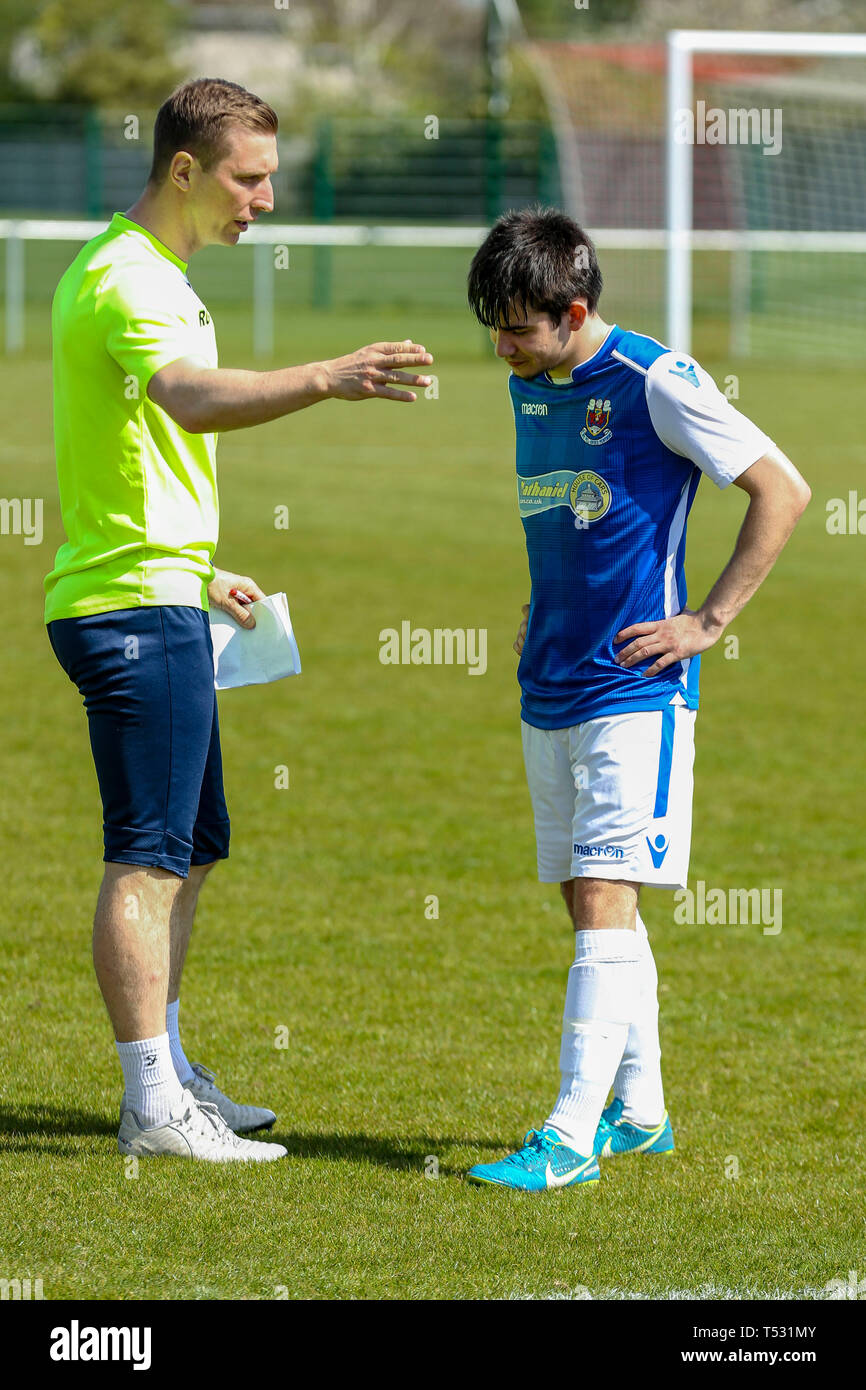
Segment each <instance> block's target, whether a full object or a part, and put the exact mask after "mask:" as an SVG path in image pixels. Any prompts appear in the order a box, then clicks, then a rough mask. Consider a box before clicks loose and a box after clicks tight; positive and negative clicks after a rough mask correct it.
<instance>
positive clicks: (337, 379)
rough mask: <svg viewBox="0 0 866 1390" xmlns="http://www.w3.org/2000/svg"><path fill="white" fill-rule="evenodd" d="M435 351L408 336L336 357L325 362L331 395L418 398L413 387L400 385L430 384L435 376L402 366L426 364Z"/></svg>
mask: <svg viewBox="0 0 866 1390" xmlns="http://www.w3.org/2000/svg"><path fill="white" fill-rule="evenodd" d="M432 361H433V354H432V353H431V352H428V351H427V349H426V348H425V347H421V346H420V344H418V343H413V342H412V339H411V338H407V339H406V340H405V342H402V343H371V344H369V345H368V346H367V347H362V348H358V350H357V352H350V353H349V354H348V356H346V357H335V358H333V359H332V360H331V361H330V362H324V363H323V364H322V365H323V367H324V370H325V377H326V383H327V385H326V391H327V395H328V396H331V397H332V398H333V399H335V400H339V401H365V400H370V399H372V397H374V396H381V397H383V398H384V399H385V400H390V401H414V400H415V399H416V397H415V393H414V392H413V391H401V390H399V389H397V388H398V387H399V386H401V385H403V386H429V385H430V384H431V381H432V378H431V377H429V376H419V375H417V374H416V373H414V372H404V371H400V370H399V369H400V368H401V367H426V366H427V365H429V363H431V362H432Z"/></svg>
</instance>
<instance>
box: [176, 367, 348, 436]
mask: <svg viewBox="0 0 866 1390" xmlns="http://www.w3.org/2000/svg"><path fill="white" fill-rule="evenodd" d="M188 392H189V398H188V400H187V401H186V402H183V403H182V405H181V410H182V412H183V414H184V416H185V418H186V419H187V421H188V422H189V423H188V425H187V429H188V432H189V433H190V434H212V433H218V434H223V433H225V431H226V430H238V429H244V428H245V427H246V426H248V425H264V424H266V423H267V422H268V421H269V420H277V419H279V417H280V416H281V415H290V414H291V413H292V412H293V411H295V410H303V409H304V407H305V406H308V405H315V404H316V402H317V401H324V400H327V398H328V394H329V393H328V389H327V377H326V373H325V370H324V366H323V364H322V363H321V362H309V363H307V364H306V366H303V367H280V368H278V369H277V370H276V371H273V372H248V371H243V370H237V369H235V368H231V367H228V368H226V367H209V368H207V370H204V371H201V372H197V373H196V374H195V378H194V383H193V384H191V385H190V386H189V388H188Z"/></svg>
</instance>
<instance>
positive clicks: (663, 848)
mask: <svg viewBox="0 0 866 1390" xmlns="http://www.w3.org/2000/svg"><path fill="white" fill-rule="evenodd" d="M646 842H647V849H648V850H649V852H650V858H651V859H652V861H653V868H654V869H660V868H661V866H662V863H663V861H664V857H665V855H666V854H667V852H668V850H669V849H670V844H671V842H670V840H668V839H666V838H665V836H664V835H656V837H655V839H654V840H651V839H650V837H649V836H648V835H647V841H646Z"/></svg>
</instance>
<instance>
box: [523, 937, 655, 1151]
mask: <svg viewBox="0 0 866 1390" xmlns="http://www.w3.org/2000/svg"><path fill="white" fill-rule="evenodd" d="M639 967H640V945H639V942H638V937H637V932H633V931H628V930H625V929H623V928H620V927H616V928H607V927H604V928H601V929H596V930H593V931H579V932H576V933H575V956H574V964H573V965H572V967H571V969H570V970H569V972H568V985H567V988H566V992H565V1010H564V1013H563V1019H562V1048H561V1051H560V1056H559V1067H560V1071H561V1073H562V1084H561V1087H560V1092H559V1096H558V1097H557V1100H556V1104H555V1105H554V1107H553V1110H552V1111H551V1113H550V1117H549V1118H548V1120H547V1122H546V1124H547V1127H549V1128H551V1129H555V1130H556V1131H557V1133H558V1134H559V1135H560V1136H561V1138H562V1139H563V1140H564V1142H565V1143H566V1144H568V1145H569V1147H570V1148H572V1149H575V1150H576V1151H577V1153H579V1154H583V1155H584V1156H587V1155H589V1154H591V1153H592V1147H593V1142H594V1140H595V1132H596V1130H597V1128H598V1122H599V1119H600V1118H601V1112H602V1108H603V1106H604V1103H605V1101H606V1099H607V1093H608V1091H609V1090H610V1087H611V1083H612V1082H613V1078H614V1076H615V1074H616V1069H617V1067H618V1065H619V1061H620V1058H621V1057H622V1053H623V1048H624V1047H625V1044H626V1039H627V1037H628V1030H629V1025H630V1023H631V1021H632V1019H633V1017H634V1013H635V1007H636V1004H637V996H638V971H639Z"/></svg>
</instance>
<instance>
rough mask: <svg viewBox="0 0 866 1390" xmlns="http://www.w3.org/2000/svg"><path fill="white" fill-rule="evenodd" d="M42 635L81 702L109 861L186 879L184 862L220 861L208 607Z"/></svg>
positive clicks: (223, 848) (54, 625)
mask: <svg viewBox="0 0 866 1390" xmlns="http://www.w3.org/2000/svg"><path fill="white" fill-rule="evenodd" d="M48 638H49V641H50V642H51V646H52V648H53V650H54V655H55V656H56V657H57V660H58V661H59V662H60V665H61V666H62V667H63V669H64V671H65V672H66V674H67V675H68V677H69V679H70V680H71V681H73V682H74V683H75V685H77V686H78V689H79V691H80V692H81V695H82V696H83V697H84V708H85V710H86V711H87V719H88V723H89V726H90V746H91V748H92V750H93V761H94V762H95V764H96V775H97V777H98V779H99V790H100V794H101V796H102V814H103V836H104V841H105V854H104V856H103V857H104V859H105V861H106V862H107V863H113V864H146V865H154V866H156V867H158V868H161V869H170V870H171V872H172V873H174V874H179V875H180V877H181V878H186V877H188V875H189V866H190V864H210V863H211V862H212V861H213V860H214V859H227V858H228V852H229V816H228V811H227V809H226V803H225V796H224V794H223V771H222V756H221V753H220V738H219V721H218V718H217V703H216V691H215V690H214V683H213V681H214V672H213V646H212V644H211V635H210V622H209V619H208V615H207V613H204V612H202V610H201V609H200V608H188V607H183V606H180V605H172V606H165V607H153V608H122V609H118V610H116V611H114V612H111V613H94V614H92V615H91V616H89V617H86V618H57V619H55V620H54V622H51V623H49V624H48Z"/></svg>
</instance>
